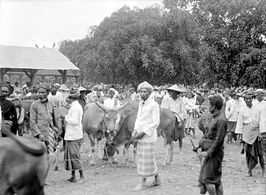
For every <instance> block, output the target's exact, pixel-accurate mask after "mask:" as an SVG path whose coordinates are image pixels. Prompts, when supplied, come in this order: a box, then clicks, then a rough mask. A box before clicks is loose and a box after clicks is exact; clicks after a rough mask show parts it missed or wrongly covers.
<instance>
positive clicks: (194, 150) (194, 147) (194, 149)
mask: <svg viewBox="0 0 266 195" xmlns="http://www.w3.org/2000/svg"><path fill="white" fill-rule="evenodd" d="M186 134H187V135H190V134H189V133H186ZM186 137H188V139H189V141H190V143H191V145H192V147H193V152H195V153H196V154H197V156H198V157H199V160H200V165H202V159H201V157H200V155H199V153H198V149H199V148H200V146H198V147H196V146H195V144H194V143H193V141H192V139H191V138H190V137H189V136H186Z"/></svg>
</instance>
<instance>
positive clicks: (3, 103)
mask: <svg viewBox="0 0 266 195" xmlns="http://www.w3.org/2000/svg"><path fill="white" fill-rule="evenodd" d="M13 90H14V88H13V87H12V86H11V85H10V84H9V83H0V107H1V109H2V112H1V113H0V115H2V120H3V121H2V123H3V124H2V125H4V124H7V125H8V126H9V127H10V131H11V132H12V133H14V134H16V133H17V130H18V123H17V111H16V107H15V105H14V104H13V103H12V102H11V101H9V100H7V99H6V98H7V97H8V96H9V95H10V94H12V92H13ZM2 136H3V137H6V135H4V134H3V135H2Z"/></svg>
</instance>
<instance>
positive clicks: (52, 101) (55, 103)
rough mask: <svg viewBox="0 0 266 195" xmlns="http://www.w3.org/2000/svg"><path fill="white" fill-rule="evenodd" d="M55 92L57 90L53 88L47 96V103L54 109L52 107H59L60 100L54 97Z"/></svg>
mask: <svg viewBox="0 0 266 195" xmlns="http://www.w3.org/2000/svg"><path fill="white" fill-rule="evenodd" d="M56 92H57V89H56V88H55V87H53V88H52V89H51V92H50V93H49V95H48V100H49V103H50V104H51V106H52V108H54V107H56V108H58V107H60V100H59V98H58V97H57V96H56Z"/></svg>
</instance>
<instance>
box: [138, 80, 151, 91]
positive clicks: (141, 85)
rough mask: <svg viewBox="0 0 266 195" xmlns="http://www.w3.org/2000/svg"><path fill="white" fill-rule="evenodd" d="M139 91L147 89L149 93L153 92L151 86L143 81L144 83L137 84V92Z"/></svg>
mask: <svg viewBox="0 0 266 195" xmlns="http://www.w3.org/2000/svg"><path fill="white" fill-rule="evenodd" d="M141 89H147V90H148V91H150V92H152V91H153V87H152V85H151V84H150V83H148V82H147V81H144V82H142V83H140V84H139V86H138V91H139V90H141Z"/></svg>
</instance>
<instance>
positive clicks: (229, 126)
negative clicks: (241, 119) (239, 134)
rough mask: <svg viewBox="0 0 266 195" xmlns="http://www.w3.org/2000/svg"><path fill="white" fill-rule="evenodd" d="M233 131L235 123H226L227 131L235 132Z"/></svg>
mask: <svg viewBox="0 0 266 195" xmlns="http://www.w3.org/2000/svg"><path fill="white" fill-rule="evenodd" d="M235 130H236V122H234V121H228V122H227V131H228V132H235Z"/></svg>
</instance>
